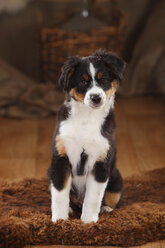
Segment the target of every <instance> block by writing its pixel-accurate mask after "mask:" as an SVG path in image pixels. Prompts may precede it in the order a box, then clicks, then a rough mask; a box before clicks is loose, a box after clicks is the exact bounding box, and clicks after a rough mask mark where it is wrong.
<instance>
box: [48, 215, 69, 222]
mask: <svg viewBox="0 0 165 248" xmlns="http://www.w3.org/2000/svg"><path fill="white" fill-rule="evenodd" d="M67 219H68V216H67V215H66V216H56V215H52V222H54V223H55V222H56V221H57V220H67Z"/></svg>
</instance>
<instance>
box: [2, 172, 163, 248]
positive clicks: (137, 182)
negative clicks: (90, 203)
mask: <svg viewBox="0 0 165 248" xmlns="http://www.w3.org/2000/svg"><path fill="white" fill-rule="evenodd" d="M78 216H79V213H78V212H77V213H75V214H74V215H73V216H71V218H70V219H68V220H67V221H62V220H59V221H58V222H57V223H55V224H53V223H52V222H51V218H50V217H51V213H50V194H49V187H48V182H47V179H28V178H27V179H24V180H22V181H19V182H8V181H7V180H3V179H1V180H0V247H3V248H5V247H23V246H24V245H27V244H44V245H48V244H65V245H120V246H133V245H140V244H144V243H146V242H148V241H156V240H160V239H165V168H162V169H158V170H154V171H151V172H148V173H144V174H141V175H135V176H132V177H129V178H127V179H125V181H124V193H123V199H122V203H121V206H120V208H119V209H116V210H114V211H113V212H111V213H104V214H101V216H100V219H99V221H98V222H97V223H91V224H84V223H82V222H81V220H80V219H78Z"/></svg>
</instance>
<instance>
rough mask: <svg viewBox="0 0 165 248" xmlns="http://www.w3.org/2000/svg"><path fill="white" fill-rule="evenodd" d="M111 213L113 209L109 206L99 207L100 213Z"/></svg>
mask: <svg viewBox="0 0 165 248" xmlns="http://www.w3.org/2000/svg"><path fill="white" fill-rule="evenodd" d="M112 211H113V208H110V207H109V206H102V207H101V213H110V212H112Z"/></svg>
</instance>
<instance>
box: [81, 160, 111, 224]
mask: <svg viewBox="0 0 165 248" xmlns="http://www.w3.org/2000/svg"><path fill="white" fill-rule="evenodd" d="M107 181H108V180H107V171H106V169H105V168H104V163H103V162H96V164H95V166H94V170H93V171H92V173H91V174H89V175H88V177H87V183H86V193H85V198H84V203H83V208H82V215H81V220H82V221H84V222H86V223H89V222H92V221H94V222H97V220H98V218H99V213H100V207H101V203H102V199H103V196H104V192H105V188H106V186H107Z"/></svg>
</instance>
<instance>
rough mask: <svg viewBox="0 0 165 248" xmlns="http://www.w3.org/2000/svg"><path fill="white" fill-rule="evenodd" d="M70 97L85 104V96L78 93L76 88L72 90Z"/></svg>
mask: <svg viewBox="0 0 165 248" xmlns="http://www.w3.org/2000/svg"><path fill="white" fill-rule="evenodd" d="M70 95H71V96H72V97H73V98H75V100H77V101H78V102H84V97H85V96H84V95H83V94H80V93H77V92H76V90H75V88H73V89H71V91H70Z"/></svg>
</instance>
